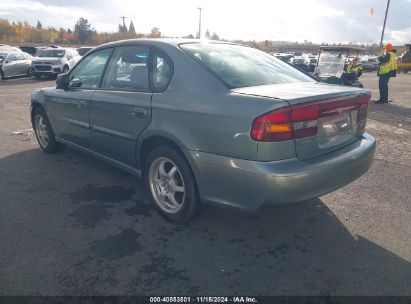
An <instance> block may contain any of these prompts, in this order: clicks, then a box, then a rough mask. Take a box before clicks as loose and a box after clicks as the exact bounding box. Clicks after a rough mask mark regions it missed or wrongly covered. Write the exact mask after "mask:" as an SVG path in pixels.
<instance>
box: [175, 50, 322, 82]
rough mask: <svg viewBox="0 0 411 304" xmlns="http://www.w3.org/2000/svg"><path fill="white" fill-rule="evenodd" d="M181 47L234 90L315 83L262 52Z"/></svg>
mask: <svg viewBox="0 0 411 304" xmlns="http://www.w3.org/2000/svg"><path fill="white" fill-rule="evenodd" d="M180 47H181V48H182V49H183V50H184V51H185V52H186V53H188V54H189V55H191V56H192V57H193V58H195V59H196V60H197V61H199V62H201V63H202V64H204V65H205V66H206V67H207V68H209V69H210V70H212V71H213V72H214V73H215V74H216V75H217V76H218V77H219V78H220V79H221V80H222V81H223V82H224V83H225V84H226V85H228V86H229V87H231V88H241V87H249V86H258V85H267V84H277V83H290V82H313V81H314V80H313V79H312V78H311V77H309V76H307V75H305V74H304V73H302V72H300V71H299V70H297V69H295V68H293V67H292V66H290V65H289V64H286V63H284V62H282V61H281V60H279V59H277V58H275V57H273V56H271V55H269V54H266V53H264V52H262V51H259V50H256V49H253V48H250V47H245V46H240V45H231V44H219V43H187V44H181V45H180Z"/></svg>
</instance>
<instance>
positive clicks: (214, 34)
mask: <svg viewBox="0 0 411 304" xmlns="http://www.w3.org/2000/svg"><path fill="white" fill-rule="evenodd" d="M211 39H212V40H220V37H218V35H217V34H216V33H213V36H211Z"/></svg>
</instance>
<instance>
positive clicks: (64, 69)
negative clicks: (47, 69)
mask: <svg viewBox="0 0 411 304" xmlns="http://www.w3.org/2000/svg"><path fill="white" fill-rule="evenodd" d="M69 69H70V68H69V67H68V66H67V65H65V66H64V67H63V73H67V72H68V71H69Z"/></svg>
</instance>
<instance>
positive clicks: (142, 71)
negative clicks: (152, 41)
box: [101, 46, 150, 91]
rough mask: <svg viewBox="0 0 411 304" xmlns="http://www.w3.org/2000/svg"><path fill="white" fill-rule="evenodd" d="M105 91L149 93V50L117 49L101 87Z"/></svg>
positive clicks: (137, 47)
mask: <svg viewBox="0 0 411 304" xmlns="http://www.w3.org/2000/svg"><path fill="white" fill-rule="evenodd" d="M101 87H102V88H105V89H114V90H116V89H119V90H132V91H135V90H137V91H148V90H149V88H150V86H149V81H148V48H145V47H139V46H124V47H118V48H116V51H115V52H114V54H113V57H112V59H111V60H110V63H109V66H108V68H107V72H106V74H105V76H104V80H103V83H102V85H101Z"/></svg>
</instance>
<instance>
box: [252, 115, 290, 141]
mask: <svg viewBox="0 0 411 304" xmlns="http://www.w3.org/2000/svg"><path fill="white" fill-rule="evenodd" d="M290 114H291V112H290V108H288V107H287V108H281V109H278V110H275V111H271V112H268V113H266V114H264V115H261V116H260V117H257V118H256V119H255V120H254V121H253V125H252V127H251V138H252V139H254V140H258V141H280V140H289V139H292V138H293V134H292V129H291V119H290Z"/></svg>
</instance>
